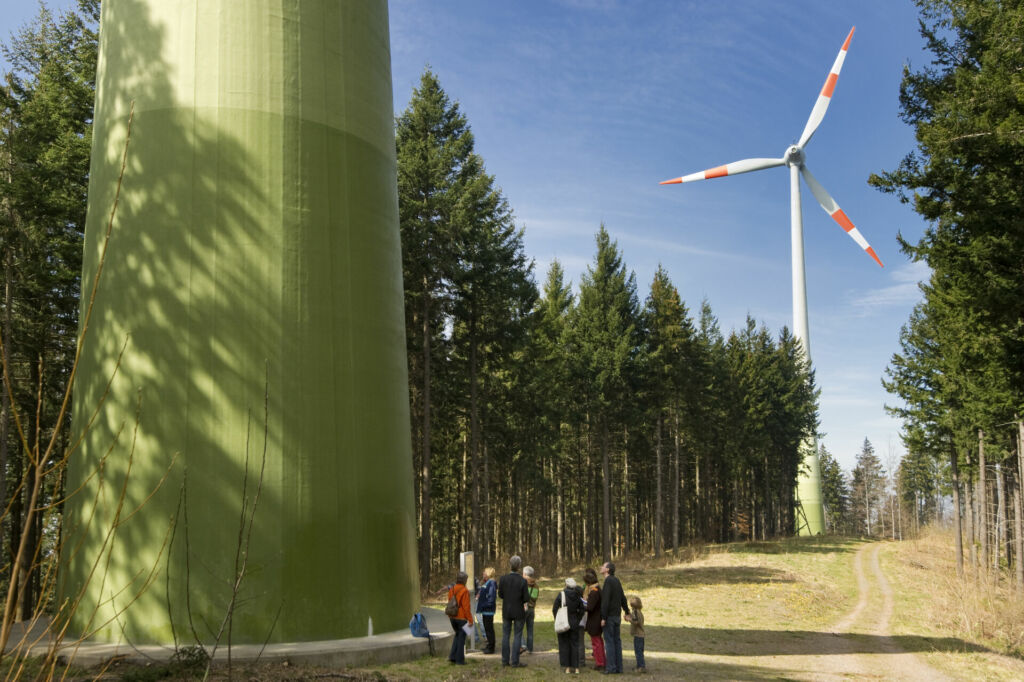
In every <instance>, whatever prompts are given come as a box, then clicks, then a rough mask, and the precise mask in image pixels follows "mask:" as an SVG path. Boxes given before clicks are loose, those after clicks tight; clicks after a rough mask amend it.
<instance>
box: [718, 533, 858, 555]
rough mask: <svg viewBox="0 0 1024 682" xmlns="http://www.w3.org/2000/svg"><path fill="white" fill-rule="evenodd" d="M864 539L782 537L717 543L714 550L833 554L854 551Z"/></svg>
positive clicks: (733, 552) (744, 552)
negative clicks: (767, 539)
mask: <svg viewBox="0 0 1024 682" xmlns="http://www.w3.org/2000/svg"><path fill="white" fill-rule="evenodd" d="M863 544H864V540H861V539H860V538H853V537H836V536H821V537H813V538H784V539H780V540H772V541H769V542H756V541H755V542H734V543H731V544H728V545H719V546H717V547H716V548H715V551H719V552H727V553H729V554H833V553H852V552H856V551H857V550H858V549H859V548H860V547H861V545H863Z"/></svg>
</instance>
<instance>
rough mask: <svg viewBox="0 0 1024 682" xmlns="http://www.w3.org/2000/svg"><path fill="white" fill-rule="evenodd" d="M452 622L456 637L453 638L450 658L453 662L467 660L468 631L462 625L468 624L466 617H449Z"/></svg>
mask: <svg viewBox="0 0 1024 682" xmlns="http://www.w3.org/2000/svg"><path fill="white" fill-rule="evenodd" d="M448 620H450V621H451V622H452V629H453V630H455V639H454V640H452V650H451V651H450V652H449V653H448V660H449V661H451V662H452V663H465V662H466V631H465V630H463V629H462V626H463V625H465V624H466V619H465V618H449V619H448Z"/></svg>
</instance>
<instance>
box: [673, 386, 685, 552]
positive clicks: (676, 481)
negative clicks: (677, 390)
mask: <svg viewBox="0 0 1024 682" xmlns="http://www.w3.org/2000/svg"><path fill="white" fill-rule="evenodd" d="M673 419H674V421H675V429H673V431H674V433H673V439H674V441H675V443H674V445H675V447H674V452H673V455H672V459H673V462H672V463H673V467H674V469H675V471H674V475H673V482H672V551H674V552H678V551H679V543H680V537H679V489H680V488H682V487H683V479H682V478H680V476H679V407H678V406H677V407H676V409H675V414H674V415H673Z"/></svg>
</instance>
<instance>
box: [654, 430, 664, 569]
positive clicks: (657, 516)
mask: <svg viewBox="0 0 1024 682" xmlns="http://www.w3.org/2000/svg"><path fill="white" fill-rule="evenodd" d="M663 421H664V420H663V418H662V414H661V410H658V419H657V423H656V424H655V427H654V461H655V474H654V475H655V480H656V483H655V486H654V556H655V558H657V557H660V556H661V544H662V542H661V529H662V523H663V518H662V514H663V511H662V506H661V505H662V502H661V425H662V422H663Z"/></svg>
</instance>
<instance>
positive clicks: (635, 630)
mask: <svg viewBox="0 0 1024 682" xmlns="http://www.w3.org/2000/svg"><path fill="white" fill-rule="evenodd" d="M643 608H644V605H643V602H641V601H640V597H638V596H636V595H633V596H632V597H630V598H629V609H630V614H629V631H630V634H632V635H633V653H634V654H636V671H637V672H638V673H645V672H647V665H646V663H645V662H644V637H645V636H646V633H645V632H644V612H643Z"/></svg>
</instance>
